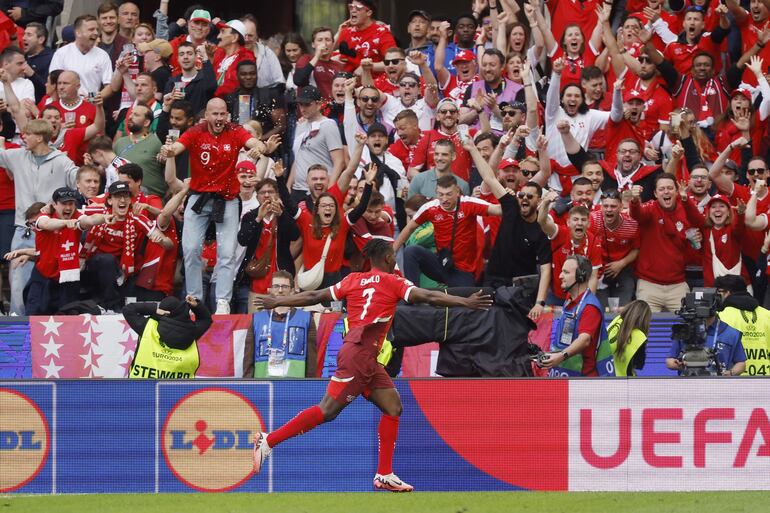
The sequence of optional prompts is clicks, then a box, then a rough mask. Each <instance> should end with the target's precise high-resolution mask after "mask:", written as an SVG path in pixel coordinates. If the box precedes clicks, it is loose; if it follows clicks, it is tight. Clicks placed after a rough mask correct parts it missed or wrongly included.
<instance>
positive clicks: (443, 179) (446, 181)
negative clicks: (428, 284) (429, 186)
mask: <svg viewBox="0 0 770 513" xmlns="http://www.w3.org/2000/svg"><path fill="white" fill-rule="evenodd" d="M456 186H457V178H455V175H444V176H440V177H439V179H438V180H436V188H439V187H441V188H442V189H449V188H450V187H456Z"/></svg>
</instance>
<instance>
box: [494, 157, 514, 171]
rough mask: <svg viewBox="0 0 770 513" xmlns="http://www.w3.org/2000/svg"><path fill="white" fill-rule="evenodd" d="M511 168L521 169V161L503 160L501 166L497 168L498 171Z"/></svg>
mask: <svg viewBox="0 0 770 513" xmlns="http://www.w3.org/2000/svg"><path fill="white" fill-rule="evenodd" d="M511 166H513V167H519V161H518V160H516V159H503V160H501V161H500V164H499V165H498V166H497V169H506V168H509V167H511Z"/></svg>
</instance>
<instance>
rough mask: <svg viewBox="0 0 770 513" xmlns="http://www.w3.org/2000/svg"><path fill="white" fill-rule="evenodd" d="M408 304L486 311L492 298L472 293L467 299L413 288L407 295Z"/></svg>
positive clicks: (490, 304) (479, 293)
mask: <svg viewBox="0 0 770 513" xmlns="http://www.w3.org/2000/svg"><path fill="white" fill-rule="evenodd" d="M409 302H410V303H429V304H431V305H434V306H462V307H465V308H470V309H471V310H488V309H489V307H490V306H492V297H491V296H488V295H486V294H482V293H481V291H478V292H474V293H473V294H471V295H470V296H468V297H460V296H453V295H451V294H444V293H443V292H438V291H436V290H427V289H421V288H417V287H415V288H414V289H412V291H411V292H410V293H409Z"/></svg>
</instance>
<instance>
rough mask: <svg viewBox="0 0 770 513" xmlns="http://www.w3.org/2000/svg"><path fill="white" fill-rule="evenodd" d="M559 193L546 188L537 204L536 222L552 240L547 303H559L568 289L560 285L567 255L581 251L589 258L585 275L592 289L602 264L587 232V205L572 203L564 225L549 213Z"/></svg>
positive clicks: (597, 249)
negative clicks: (589, 265) (587, 276)
mask: <svg viewBox="0 0 770 513" xmlns="http://www.w3.org/2000/svg"><path fill="white" fill-rule="evenodd" d="M558 197H559V193H557V192H556V191H548V192H547V193H546V194H545V195H544V196H543V199H542V201H540V205H538V207H537V222H538V224H540V227H541V228H542V229H543V233H545V235H546V237H548V239H549V240H550V241H551V292H550V293H549V294H548V299H547V300H546V303H547V304H549V305H558V304H561V303H563V302H564V300H565V299H567V292H568V291H566V290H564V289H562V287H561V283H560V281H559V275H560V274H561V271H562V267H563V266H564V262H565V261H566V260H567V258H568V257H569V256H571V255H583V256H585V257H586V258H588V260H590V261H591V264H592V266H593V272H592V273H591V276H590V278H589V279H588V287H589V288H590V289H591V291H595V290H596V286H597V284H598V282H599V272H600V271H601V267H602V254H601V246H600V244H599V241H597V240H596V237H594V236H593V235H592V234H591V233H589V232H588V217H589V211H588V209H587V208H586V207H584V206H583V205H575V206H574V207H572V208H571V209H570V210H569V217H568V218H567V223H566V225H558V224H556V223H554V222H553V220H552V219H551V218H550V216H549V215H548V210H549V208H550V206H551V204H552V203H553V202H554V201H556V199H557V198H558Z"/></svg>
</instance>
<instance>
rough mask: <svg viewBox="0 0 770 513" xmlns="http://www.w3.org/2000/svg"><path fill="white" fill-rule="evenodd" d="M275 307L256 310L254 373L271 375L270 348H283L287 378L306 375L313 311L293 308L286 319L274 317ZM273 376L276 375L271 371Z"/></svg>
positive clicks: (257, 375)
mask: <svg viewBox="0 0 770 513" xmlns="http://www.w3.org/2000/svg"><path fill="white" fill-rule="evenodd" d="M271 315H272V311H267V310H262V311H260V312H257V313H255V314H254V318H253V321H252V322H253V326H254V377H255V378H266V377H268V369H267V367H268V360H269V355H270V351H268V350H269V349H271V348H272V349H283V359H284V362H285V364H286V366H287V367H286V373H285V375H284V377H287V378H304V377H305V367H306V365H307V334H308V331H309V330H310V322H311V321H312V319H313V317H312V314H311V313H310V312H306V311H304V310H295V309H292V310H290V311H289V313H288V317H287V319H286V321H271ZM270 377H276V376H274V375H271V376H270Z"/></svg>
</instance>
